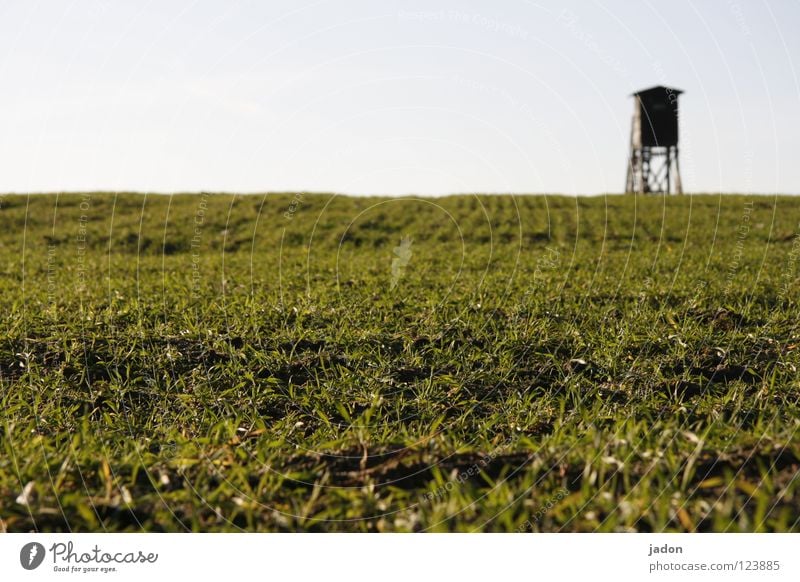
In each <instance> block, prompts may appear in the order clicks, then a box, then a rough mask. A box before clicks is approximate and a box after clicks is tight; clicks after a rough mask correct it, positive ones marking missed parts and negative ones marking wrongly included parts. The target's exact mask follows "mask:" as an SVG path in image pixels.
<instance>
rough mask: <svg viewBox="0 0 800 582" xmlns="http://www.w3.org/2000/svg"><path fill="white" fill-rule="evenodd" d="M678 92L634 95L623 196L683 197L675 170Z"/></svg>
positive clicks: (659, 89) (664, 90) (667, 90)
mask: <svg viewBox="0 0 800 582" xmlns="http://www.w3.org/2000/svg"><path fill="white" fill-rule="evenodd" d="M681 93H683V91H680V90H678V89H673V88H671V87H663V86H661V85H659V86H656V87H651V88H650V89H645V90H643V91H639V92H637V93H634V94H633V95H632V97H633V98H634V105H633V121H632V123H631V150H630V155H629V157H628V175H627V180H626V182H625V191H626V192H635V193H639V194H646V193H657V194H671V193H672V192H675V193H676V194H682V193H683V188H682V187H681V176H680V171H679V167H678V95H680V94H681Z"/></svg>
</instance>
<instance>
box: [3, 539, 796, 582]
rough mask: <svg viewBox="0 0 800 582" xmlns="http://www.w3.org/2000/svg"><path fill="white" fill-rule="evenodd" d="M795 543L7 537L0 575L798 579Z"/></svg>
mask: <svg viewBox="0 0 800 582" xmlns="http://www.w3.org/2000/svg"><path fill="white" fill-rule="evenodd" d="M799 543H800V537H798V536H797V535H795V534H421V535H412V534H143V533H142V534H5V535H0V573H2V575H0V578H2V579H3V580H51V579H55V580H66V579H71V580H85V579H93V580H115V581H117V580H118V581H122V580H137V581H140V580H142V578H143V577H146V578H152V579H154V580H169V579H170V578H168V577H169V576H179V575H189V576H192V577H193V579H194V577H197V576H201V578H197V579H201V580H214V579H220V580H224V581H226V582H233V581H238V580H248V581H249V580H255V579H258V580H282V581H283V580H325V581H329V580H330V581H336V580H342V581H347V582H358V581H361V580H365V581H366V580H370V581H373V580H405V581H409V580H411V581H412V582H422V581H424V580H435V579H439V580H458V581H462V580H463V581H468V580H480V581H485V580H499V579H508V580H511V579H513V580H554V579H558V580H580V579H585V580H593V581H594V580H614V581H615V582H621V581H625V580H632V581H634V580H635V581H637V582H639V581H641V580H654V581H655V580H659V581H661V580H664V581H665V580H759V581H761V580H776V581H777V580H800V568H798V564H799V563H800V559H798V558H797V554H798V544H799ZM254 576H257V578H254ZM580 577H585V578H580Z"/></svg>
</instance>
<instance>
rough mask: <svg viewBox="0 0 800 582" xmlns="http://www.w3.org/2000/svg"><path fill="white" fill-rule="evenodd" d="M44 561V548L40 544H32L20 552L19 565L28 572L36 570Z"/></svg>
mask: <svg viewBox="0 0 800 582" xmlns="http://www.w3.org/2000/svg"><path fill="white" fill-rule="evenodd" d="M43 561H44V546H43V545H42V544H40V543H39V542H30V543H27V544H25V545H24V546H22V549H21V550H20V551H19V563H20V564H22V567H23V568H25V569H26V570H35V569H36V568H38V567H39V566H41V565H42V562H43Z"/></svg>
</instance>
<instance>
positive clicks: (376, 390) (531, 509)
mask: <svg viewBox="0 0 800 582" xmlns="http://www.w3.org/2000/svg"><path fill="white" fill-rule="evenodd" d="M0 219H1V220H2V223H1V224H2V229H0V253H1V255H2V263H1V265H2V266H1V267H0V286H1V288H0V302H2V303H1V304H0V307H1V308H2V313H3V318H2V324H1V325H2V330H1V331H0V389H1V390H2V393H1V394H0V397H1V398H2V402H0V420H1V421H2V432H1V433H0V447H1V448H2V453H1V454H0V529H5V530H7V531H28V530H41V531H62V530H72V531H122V530H125V531H140V530H144V531H185V530H191V531H239V530H247V531H534V532H536V531H648V532H650V531H687V530H688V531H695V530H696V531H799V530H800V522H799V521H798V520H800V483H799V482H798V469H799V468H800V461H799V460H798V459H800V439H799V438H798V429H799V428H800V405H799V404H798V396H800V380H799V379H798V378H800V374H798V371H797V368H798V366H800V356H799V355H798V354H800V347H798V346H800V329H798V321H800V317H799V316H800V307H799V306H798V290H799V289H800V279H799V278H798V267H799V266H800V238H799V237H798V233H799V232H800V224H798V221H800V198H789V197H770V196H754V197H744V196H710V195H709V196H691V197H690V196H686V197H671V198H663V197H656V196H653V197H639V198H635V197H632V196H608V197H597V198H579V199H575V198H569V197H558V196H547V197H545V196H535V197H534V196H531V197H523V196H518V197H511V196H453V197H445V198H429V199H412V198H407V199H387V198H349V197H341V196H332V195H322V194H317V195H311V194H275V195H268V196H260V195H252V196H232V195H211V194H208V195H206V194H196V195H177V196H171V197H168V196H159V195H150V196H143V195H136V194H119V195H115V194H100V193H96V194H86V195H81V194H70V195H61V196H55V195H36V196H30V197H28V196H12V195H8V196H4V197H2V199H0Z"/></svg>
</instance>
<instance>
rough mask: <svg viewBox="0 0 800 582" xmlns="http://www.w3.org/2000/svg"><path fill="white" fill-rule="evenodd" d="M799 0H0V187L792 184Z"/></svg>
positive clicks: (799, 122)
mask: <svg viewBox="0 0 800 582" xmlns="http://www.w3.org/2000/svg"><path fill="white" fill-rule="evenodd" d="M799 25H800V2H798V0H783V1H775V2H766V1H760V0H752V1H751V0H748V1H745V0H730V1H728V0H725V1H716V2H712V1H706V2H684V1H676V2H655V1H653V0H646V1H643V2H630V1H602V2H600V1H598V2H563V1H552V2H550V1H547V2H526V1H523V0H503V1H498V0H494V1H488V0H485V1H472V2H464V1H460V2H455V1H445V0H434V1H430V0H428V1H419V2H416V1H408V2H402V1H382V2H378V1H366V0H343V1H316V2H308V1H305V0H293V1H288V0H287V1H274V0H266V1H262V2H257V1H247V0H245V1H240V2H235V1H233V2H231V1H226V2H222V1H218V2H190V1H185V0H180V1H158V2H142V1H137V2H134V1H130V2H112V1H106V0H86V1H76V2H69V1H43V2H35V1H30V0H26V1H24V2H23V1H4V0H0V192H12V191H15V192H29V191H64V190H98V189H107V190H142V191H159V192H173V191H198V190H206V191H219V190H224V191H239V192H254V191H277V190H313V191H328V192H330V191H335V192H342V193H369V194H407V193H416V194H442V193H451V192H519V193H523V192H561V193H568V194H573V193H599V192H618V191H620V190H621V189H622V187H623V186H624V178H625V161H626V155H627V148H628V139H629V124H630V113H631V110H632V102H631V99H630V98H629V97H628V95H629V93H631V92H632V91H634V90H636V89H640V88H645V87H649V86H651V85H654V84H666V85H671V86H674V87H678V88H680V89H683V90H684V91H685V92H686V93H685V94H684V95H682V96H681V103H680V106H681V140H682V154H681V164H682V171H683V181H684V188H685V189H686V190H689V191H706V192H718V191H722V192H762V193H773V192H788V193H800V161H799V160H800V80H799V79H800V35H798V34H797V28H798V26H799Z"/></svg>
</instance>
